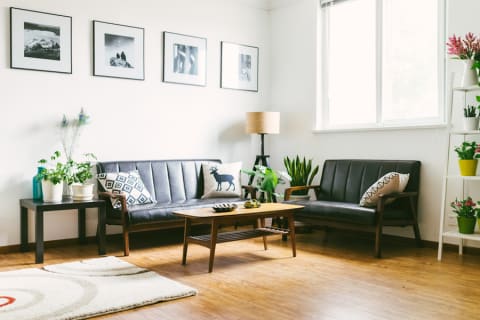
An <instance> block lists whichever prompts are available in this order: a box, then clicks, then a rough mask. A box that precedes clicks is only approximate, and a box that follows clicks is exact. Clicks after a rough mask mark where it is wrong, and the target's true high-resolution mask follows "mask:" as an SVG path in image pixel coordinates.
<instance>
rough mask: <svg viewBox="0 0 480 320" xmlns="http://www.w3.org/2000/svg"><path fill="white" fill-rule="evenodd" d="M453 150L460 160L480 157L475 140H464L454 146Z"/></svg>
mask: <svg viewBox="0 0 480 320" xmlns="http://www.w3.org/2000/svg"><path fill="white" fill-rule="evenodd" d="M454 150H455V152H456V153H457V155H458V158H459V159H460V160H472V159H476V158H480V153H479V152H480V150H479V146H478V145H477V143H476V142H475V141H472V142H468V141H464V142H463V143H462V144H461V145H460V146H456V147H455V149H454Z"/></svg>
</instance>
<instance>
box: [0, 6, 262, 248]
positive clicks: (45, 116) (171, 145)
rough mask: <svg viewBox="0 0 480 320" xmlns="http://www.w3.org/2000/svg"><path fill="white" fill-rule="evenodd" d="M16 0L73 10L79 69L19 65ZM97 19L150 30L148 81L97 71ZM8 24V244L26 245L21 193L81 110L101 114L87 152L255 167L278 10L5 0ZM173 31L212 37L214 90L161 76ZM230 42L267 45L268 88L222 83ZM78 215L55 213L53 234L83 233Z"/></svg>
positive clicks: (83, 142) (4, 191)
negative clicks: (251, 118)
mask: <svg viewBox="0 0 480 320" xmlns="http://www.w3.org/2000/svg"><path fill="white" fill-rule="evenodd" d="M10 6H13V7H18V8H23V9H30V10H38V11H44V12H49V13H57V14H62V15H67V16H72V17H73V74H71V75H66V74H58V73H49V72H39V71H25V70H16V69H10V68H9V65H10V47H9V39H10V34H9V32H10V31H9V30H10V27H9V25H10V24H9V21H10V17H9V7H10ZM92 20H100V21H105V22H112V23H119V24H125V25H131V26H137V27H143V28H145V81H135V80H125V79H114V78H104V77H94V76H92V56H93V53H92ZM0 23H1V25H2V26H3V27H2V28H1V30H2V31H1V32H0V43H1V44H2V45H1V48H2V49H1V50H0V88H1V89H0V92H1V95H0V97H1V99H0V106H1V110H2V120H3V121H2V125H1V126H0V141H1V142H0V146H1V148H2V157H1V158H0V203H1V211H0V217H1V223H0V246H4V245H12V244H18V243H19V241H20V235H19V229H20V225H19V208H18V200H19V199H20V198H28V197H31V178H32V176H33V175H34V174H35V171H36V166H37V160H38V159H40V158H44V157H47V156H49V155H50V154H51V153H52V152H53V151H54V150H57V149H59V148H60V143H59V135H58V128H57V125H58V124H59V122H60V120H61V117H62V115H63V114H66V115H67V116H70V117H73V116H75V115H76V114H77V113H78V112H79V111H80V108H81V107H84V108H85V110H86V112H87V113H88V114H89V115H90V116H91V120H92V121H91V124H90V125H88V126H87V127H85V128H84V131H83V133H82V135H81V139H80V141H79V142H80V143H79V147H78V150H77V151H78V152H77V154H82V153H85V152H93V153H94V154H96V155H97V157H98V158H99V159H100V160H116V159H128V160H131V159H166V158H195V157H214V158H217V157H218V158H221V159H223V160H224V161H233V160H243V161H244V162H245V163H246V164H248V166H250V162H251V161H252V158H253V156H254V155H255V153H256V147H257V143H258V141H257V140H255V138H252V137H250V136H248V135H246V134H245V133H244V129H243V126H244V124H243V123H244V117H245V112H246V111H255V110H262V109H265V108H266V107H267V106H268V104H269V99H270V91H269V84H270V70H269V65H270V64H269V58H270V45H269V42H270V32H269V31H270V24H269V13H268V11H266V10H264V9H260V8H258V7H256V6H255V2H254V1H244V2H237V1H231V0H229V1H226V0H202V1H198V0H181V1H180V0H122V1H112V0H102V1H95V0H83V1H74V0H42V1H36V0H16V1H11V0H3V1H1V4H0ZM163 31H170V32H176V33H183V34H188V35H193V36H199V37H205V38H207V39H208V42H207V86H206V87H195V86H188V85H179V84H168V83H163V82H162V81H161V79H162V32H163ZM220 41H231V42H236V43H243V44H248V45H253V46H257V47H259V48H260V58H259V61H260V68H259V92H258V93H253V92H247V91H237V90H226V89H220V88H219V78H220ZM73 213H74V212H73V211H66V212H61V213H48V214H47V215H46V220H45V239H46V240H52V239H63V238H74V237H76V230H77V229H76V228H77V223H76V217H75V215H74V214H73ZM30 216H32V215H30ZM95 216H96V210H92V211H88V214H87V219H88V221H87V223H88V226H87V234H88V235H93V234H94V233H95V227H96V217H95ZM110 231H113V232H115V230H111V229H110ZM32 235H33V233H32V231H31V232H30V237H32ZM30 239H32V238H30Z"/></svg>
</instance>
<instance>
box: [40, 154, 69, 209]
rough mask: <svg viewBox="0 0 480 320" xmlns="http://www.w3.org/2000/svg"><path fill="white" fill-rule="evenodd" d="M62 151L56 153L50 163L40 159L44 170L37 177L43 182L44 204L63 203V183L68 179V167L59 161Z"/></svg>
mask: <svg viewBox="0 0 480 320" xmlns="http://www.w3.org/2000/svg"><path fill="white" fill-rule="evenodd" d="M60 155H61V154H60V151H55V152H54V153H53V155H52V156H51V157H50V161H48V160H46V159H40V160H39V161H38V163H39V164H41V165H42V169H41V170H40V172H39V173H38V175H37V177H38V179H40V180H41V181H42V193H43V201H44V202H61V201H62V194H63V182H64V181H65V180H66V179H67V173H66V172H67V171H66V169H67V167H66V165H65V164H63V163H61V162H60V161H58V159H59V158H60Z"/></svg>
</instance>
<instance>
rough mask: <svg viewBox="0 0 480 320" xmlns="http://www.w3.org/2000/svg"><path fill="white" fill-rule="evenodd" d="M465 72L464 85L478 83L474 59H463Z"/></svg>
mask: <svg viewBox="0 0 480 320" xmlns="http://www.w3.org/2000/svg"><path fill="white" fill-rule="evenodd" d="M462 61H463V74H462V82H461V86H462V87H471V86H477V85H478V74H477V69H476V68H473V69H472V67H473V64H474V62H475V61H474V60H472V59H463V60H462Z"/></svg>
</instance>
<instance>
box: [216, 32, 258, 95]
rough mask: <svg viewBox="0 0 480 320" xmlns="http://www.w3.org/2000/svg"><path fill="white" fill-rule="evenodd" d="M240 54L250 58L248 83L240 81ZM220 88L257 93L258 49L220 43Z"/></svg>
mask: <svg viewBox="0 0 480 320" xmlns="http://www.w3.org/2000/svg"><path fill="white" fill-rule="evenodd" d="M240 54H244V55H250V56H251V70H250V71H251V79H250V81H246V80H241V79H240V76H239V70H240V59H239V55H240ZM221 87H222V88H228V89H240V90H248V91H258V48H256V47H250V46H245V45H239V44H235V43H229V42H223V41H222V77H221Z"/></svg>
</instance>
